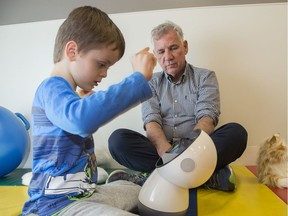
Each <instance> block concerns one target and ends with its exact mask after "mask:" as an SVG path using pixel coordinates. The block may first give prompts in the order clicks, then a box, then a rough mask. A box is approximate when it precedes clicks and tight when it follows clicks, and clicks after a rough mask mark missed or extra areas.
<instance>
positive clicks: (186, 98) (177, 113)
mask: <svg viewBox="0 0 288 216" xmlns="http://www.w3.org/2000/svg"><path fill="white" fill-rule="evenodd" d="M149 84H150V87H151V89H152V93H153V97H152V98H150V99H149V100H147V101H145V102H143V103H142V119H143V122H144V128H145V125H146V124H147V123H149V122H152V121H154V122H157V123H158V124H159V125H161V127H162V129H163V131H164V133H165V135H166V138H167V140H169V141H170V140H172V139H173V138H185V137H189V134H190V133H191V132H192V130H193V128H194V127H195V125H196V124H197V122H198V121H199V119H201V118H202V117H203V116H209V117H211V118H212V119H213V120H214V124H215V125H217V123H218V118H219V115H220V94H219V87H218V81H217V78H216V75H215V73H214V72H213V71H210V70H207V69H202V68H197V67H194V66H192V65H190V64H188V63H186V68H185V72H184V73H183V75H182V77H181V78H180V79H179V81H178V82H176V83H174V82H172V80H171V78H170V77H169V75H168V74H167V73H165V72H164V71H162V72H157V73H154V74H153V77H152V79H151V80H150V82H149Z"/></svg>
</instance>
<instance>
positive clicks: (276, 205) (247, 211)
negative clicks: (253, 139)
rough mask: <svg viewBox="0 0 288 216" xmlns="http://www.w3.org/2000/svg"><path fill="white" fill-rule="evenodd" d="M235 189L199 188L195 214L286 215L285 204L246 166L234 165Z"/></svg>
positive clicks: (236, 215)
mask: <svg viewBox="0 0 288 216" xmlns="http://www.w3.org/2000/svg"><path fill="white" fill-rule="evenodd" d="M233 170H234V171H235V174H236V178H237V189H236V190H237V191H236V192H234V193H226V192H221V191H215V190H205V189H198V197H197V199H198V216H243V215H247V216H287V215H288V213H287V212H288V208H287V207H288V206H287V204H286V203H285V202H283V200H281V199H280V198H279V197H278V196H277V195H276V194H274V193H273V192H272V191H271V190H270V189H269V188H268V187H266V186H265V185H263V184H260V183H259V182H258V180H257V178H256V177H255V175H254V174H252V173H251V172H250V171H249V170H248V169H247V168H246V167H243V166H233Z"/></svg>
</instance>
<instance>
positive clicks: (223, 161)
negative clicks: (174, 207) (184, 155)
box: [109, 123, 248, 216]
mask: <svg viewBox="0 0 288 216" xmlns="http://www.w3.org/2000/svg"><path fill="white" fill-rule="evenodd" d="M211 138H212V140H213V142H214V144H215V146H216V150H217V165H216V170H217V169H220V168H222V167H225V166H227V165H228V164H230V163H231V162H233V161H235V160H236V159H237V158H239V157H240V156H241V155H242V154H243V152H244V150H245V149H246V145H247V138H248V134H247V132H246V130H245V129H244V128H243V127H242V126H241V125H240V124H237V123H228V124H225V125H223V126H222V127H220V128H218V129H217V130H215V131H214V132H213V134H211ZM109 150H110V153H111V155H112V157H113V158H114V159H115V160H116V161H117V162H118V163H120V164H121V165H123V166H125V167H127V168H129V169H132V170H136V171H141V172H148V173H151V172H152V171H153V170H154V169H155V164H156V162H157V160H158V159H159V155H158V153H157V151H156V148H155V147H154V145H153V144H152V143H151V142H150V141H149V140H148V138H147V137H145V136H143V135H142V134H140V133H138V132H135V131H132V130H128V129H118V130H116V131H114V132H113V133H112V134H111V136H110V138H109ZM197 214H198V213H197V191H196V190H195V189H190V190H189V207H188V211H187V216H196V215H197Z"/></svg>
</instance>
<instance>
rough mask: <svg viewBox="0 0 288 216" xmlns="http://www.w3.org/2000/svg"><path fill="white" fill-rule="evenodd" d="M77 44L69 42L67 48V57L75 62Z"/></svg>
mask: <svg viewBox="0 0 288 216" xmlns="http://www.w3.org/2000/svg"><path fill="white" fill-rule="evenodd" d="M77 49H78V46H77V43H76V42H75V41H69V42H68V43H67V44H66V47H65V55H66V56H67V58H68V59H69V60H70V61H75V59H76V55H77Z"/></svg>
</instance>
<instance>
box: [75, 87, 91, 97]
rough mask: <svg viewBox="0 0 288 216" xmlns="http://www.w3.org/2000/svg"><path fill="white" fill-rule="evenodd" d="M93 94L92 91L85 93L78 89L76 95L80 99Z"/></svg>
mask: <svg viewBox="0 0 288 216" xmlns="http://www.w3.org/2000/svg"><path fill="white" fill-rule="evenodd" d="M93 93H94V91H93V90H90V91H86V90H83V89H80V88H79V90H78V95H79V97H81V98H83V97H86V96H88V95H91V94H93Z"/></svg>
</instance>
